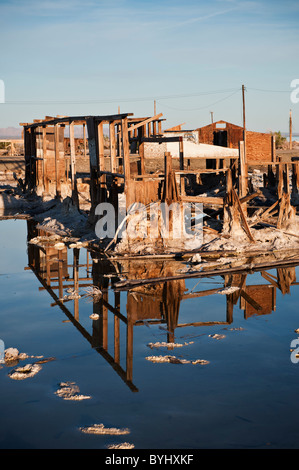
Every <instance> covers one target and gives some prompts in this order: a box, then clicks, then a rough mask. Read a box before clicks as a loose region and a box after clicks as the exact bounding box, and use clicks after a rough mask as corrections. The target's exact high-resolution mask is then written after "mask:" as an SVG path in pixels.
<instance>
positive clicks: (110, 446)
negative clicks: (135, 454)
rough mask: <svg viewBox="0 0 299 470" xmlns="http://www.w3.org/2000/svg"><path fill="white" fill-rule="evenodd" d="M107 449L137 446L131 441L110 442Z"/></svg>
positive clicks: (133, 447)
mask: <svg viewBox="0 0 299 470" xmlns="http://www.w3.org/2000/svg"><path fill="white" fill-rule="evenodd" d="M107 449H135V446H134V444H130V443H129V442H123V443H122V444H110V445H108V446H107Z"/></svg>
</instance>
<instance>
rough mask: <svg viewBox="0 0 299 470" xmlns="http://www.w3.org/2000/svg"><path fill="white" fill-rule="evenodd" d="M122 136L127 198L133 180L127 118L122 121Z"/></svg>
mask: <svg viewBox="0 0 299 470" xmlns="http://www.w3.org/2000/svg"><path fill="white" fill-rule="evenodd" d="M121 134H122V150H123V157H124V174H125V195H126V196H127V195H128V192H129V190H130V179H131V168H130V152H129V137H128V119H127V118H124V119H122V120H121Z"/></svg>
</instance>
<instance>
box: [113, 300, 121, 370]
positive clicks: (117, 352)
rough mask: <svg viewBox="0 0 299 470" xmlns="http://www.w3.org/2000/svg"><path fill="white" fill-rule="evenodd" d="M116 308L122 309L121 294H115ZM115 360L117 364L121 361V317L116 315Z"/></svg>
mask: <svg viewBox="0 0 299 470" xmlns="http://www.w3.org/2000/svg"><path fill="white" fill-rule="evenodd" d="M114 307H115V308H116V309H117V310H119V309H120V292H114ZM114 360H115V362H116V363H117V364H119V361H120V342H119V317H118V316H117V315H114Z"/></svg>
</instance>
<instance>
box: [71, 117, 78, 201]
mask: <svg viewBox="0 0 299 470" xmlns="http://www.w3.org/2000/svg"><path fill="white" fill-rule="evenodd" d="M70 153H71V181H72V200H73V203H74V204H75V205H76V206H77V207H79V196H78V190H77V173H76V147H75V135H74V123H73V122H71V123H70Z"/></svg>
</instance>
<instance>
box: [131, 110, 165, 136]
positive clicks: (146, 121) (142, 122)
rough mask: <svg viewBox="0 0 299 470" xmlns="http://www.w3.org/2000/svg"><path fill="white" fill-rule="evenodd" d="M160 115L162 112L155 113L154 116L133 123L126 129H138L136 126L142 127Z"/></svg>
mask: <svg viewBox="0 0 299 470" xmlns="http://www.w3.org/2000/svg"><path fill="white" fill-rule="evenodd" d="M161 116H163V113H159V114H157V115H156V116H153V117H150V118H148V119H143V120H142V121H141V122H139V123H137V124H133V125H132V126H130V127H129V128H128V131H129V132H131V131H133V130H134V129H138V127H142V126H144V125H146V124H149V123H151V122H153V121H156V120H157V119H159V118H160V117H161Z"/></svg>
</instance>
